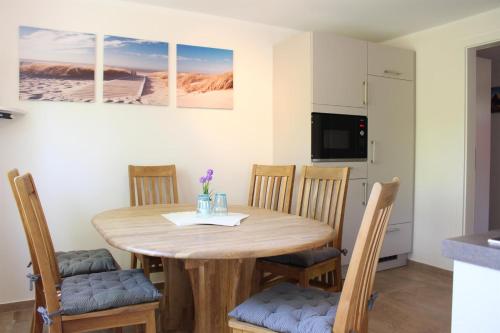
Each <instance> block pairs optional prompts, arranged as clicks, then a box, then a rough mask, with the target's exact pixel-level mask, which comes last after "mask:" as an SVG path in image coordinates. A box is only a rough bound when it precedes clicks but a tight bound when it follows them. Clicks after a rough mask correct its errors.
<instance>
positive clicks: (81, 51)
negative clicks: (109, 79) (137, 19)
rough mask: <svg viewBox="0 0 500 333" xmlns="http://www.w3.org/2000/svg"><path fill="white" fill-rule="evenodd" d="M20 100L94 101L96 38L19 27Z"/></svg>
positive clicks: (76, 33) (84, 34)
mask: <svg viewBox="0 0 500 333" xmlns="http://www.w3.org/2000/svg"><path fill="white" fill-rule="evenodd" d="M19 58H20V59H19V98H20V99H21V100H42V101H68V102H93V101H94V99H95V92H94V89H95V88H94V86H95V85H94V72H95V35H93V34H87V33H79V32H68V31H59V30H51V29H42V28H35V27H27V26H21V27H19Z"/></svg>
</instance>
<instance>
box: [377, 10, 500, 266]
mask: <svg viewBox="0 0 500 333" xmlns="http://www.w3.org/2000/svg"><path fill="white" fill-rule="evenodd" d="M498 17H500V9H496V10H493V11H489V12H486V13H483V14H480V15H476V16H472V17H469V18H466V19H463V20H460V21H456V22H453V23H450V24H446V25H443V26H439V27H436V28H433V29H428V30H425V31H421V32H417V33H414V34H410V35H407V36H404V37H401V38H397V39H394V40H391V41H388V42H387V43H388V44H390V45H394V46H399V47H403V48H409V49H413V50H415V51H416V53H417V59H416V94H417V98H416V122H417V123H416V169H415V218H414V221H415V226H414V242H413V254H412V256H411V258H412V259H413V260H415V261H419V262H423V263H427V264H431V265H435V266H439V267H443V268H448V269H451V267H452V264H451V261H450V260H448V259H446V258H444V257H443V256H441V241H442V240H443V239H445V238H448V237H453V236H458V235H461V234H462V231H463V214H464V156H465V102H466V100H465V54H466V47H468V46H474V45H478V44H483V43H489V42H492V41H496V40H500V20H498Z"/></svg>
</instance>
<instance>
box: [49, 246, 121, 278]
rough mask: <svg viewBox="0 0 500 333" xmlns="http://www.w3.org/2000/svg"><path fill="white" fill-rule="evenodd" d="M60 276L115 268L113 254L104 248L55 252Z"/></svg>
mask: <svg viewBox="0 0 500 333" xmlns="http://www.w3.org/2000/svg"><path fill="white" fill-rule="evenodd" d="M56 258H57V264H58V266H59V273H60V274H61V277H62V278H65V277H68V276H74V275H79V274H90V273H99V272H107V271H114V270H116V266H115V261H114V260H113V256H112V255H111V253H109V251H108V250H106V249H97V250H82V251H69V252H56Z"/></svg>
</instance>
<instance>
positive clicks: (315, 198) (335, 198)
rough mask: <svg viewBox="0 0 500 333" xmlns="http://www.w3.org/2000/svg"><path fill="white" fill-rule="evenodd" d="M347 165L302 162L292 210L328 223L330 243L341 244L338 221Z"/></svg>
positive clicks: (342, 210) (344, 193)
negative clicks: (295, 207) (320, 165)
mask: <svg viewBox="0 0 500 333" xmlns="http://www.w3.org/2000/svg"><path fill="white" fill-rule="evenodd" d="M348 180H349V168H348V167H345V168H327V167H315V166H304V167H303V168H302V175H301V179H300V185H299V193H298V196H297V210H296V214H297V215H299V216H302V217H307V218H310V219H315V220H319V221H322V222H324V223H327V224H329V225H330V226H331V227H332V228H333V229H334V230H335V232H336V234H335V238H334V239H333V246H335V247H337V248H339V249H340V247H341V245H342V224H343V221H344V208H345V202H346V196H347V183H348Z"/></svg>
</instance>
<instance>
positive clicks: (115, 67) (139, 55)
mask: <svg viewBox="0 0 500 333" xmlns="http://www.w3.org/2000/svg"><path fill="white" fill-rule="evenodd" d="M103 78H104V96H103V100H104V102H106V103H124V104H146V105H168V43H165V42H156V41H150V40H144V39H135V38H125V37H117V36H104V75H103Z"/></svg>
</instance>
